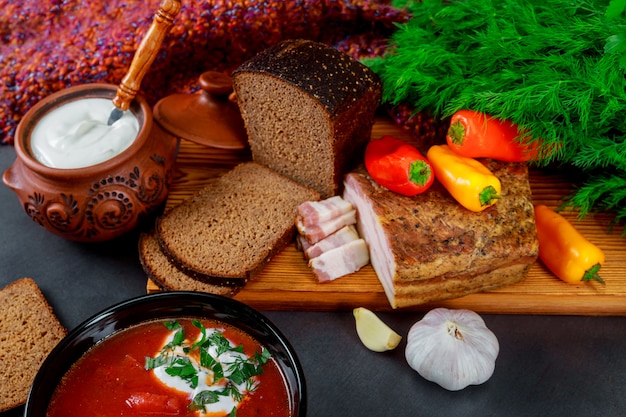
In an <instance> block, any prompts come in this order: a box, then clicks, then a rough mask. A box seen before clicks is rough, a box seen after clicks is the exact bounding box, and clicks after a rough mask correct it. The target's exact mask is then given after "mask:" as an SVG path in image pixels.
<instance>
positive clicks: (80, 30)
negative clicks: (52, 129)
mask: <svg viewBox="0 0 626 417" xmlns="http://www.w3.org/2000/svg"><path fill="white" fill-rule="evenodd" d="M159 3H160V0H136V1H133V0H127V1H122V0H107V1H102V0H0V10H1V11H2V12H1V13H0V62H2V66H1V67H0V76H1V82H0V143H3V144H11V143H12V142H13V135H14V133H15V128H16V127H17V124H18V123H19V120H20V119H21V117H22V115H23V114H24V113H26V111H28V109H30V108H31V107H32V106H33V105H34V104H35V103H37V102H38V101H39V100H41V99H42V98H44V97H45V96H47V95H49V94H51V93H53V92H56V91H58V90H61V89H64V88H67V87H70V86H73V85H77V84H86V83H94V82H106V83H110V84H116V85H117V84H119V83H120V81H121V80H122V78H123V77H124V75H125V73H126V71H127V70H128V67H129V65H130V62H131V60H132V58H133V55H134V53H135V50H136V48H137V47H138V45H139V43H140V42H141V40H142V39H143V37H144V35H145V33H146V31H147V29H148V27H149V26H150V24H151V23H152V19H153V17H154V13H155V12H156V10H157V9H158V5H159ZM407 17H408V16H407V14H406V12H404V11H401V10H397V9H394V8H393V7H391V6H390V5H389V0H378V1H376V0H369V1H368V0H260V1H256V0H230V1H229V0H207V1H200V0H197V1H185V0H183V1H182V9H181V11H180V13H179V15H178V16H177V18H176V20H175V22H174V26H173V27H172V29H171V31H170V33H169V34H168V36H167V37H166V38H165V40H164V41H163V45H162V48H161V51H160V53H159V55H158V56H157V58H156V59H155V61H154V63H153V64H152V66H151V68H150V71H149V72H148V74H147V75H146V76H145V78H144V79H143V82H142V84H141V92H142V93H143V94H144V95H145V96H146V98H147V99H148V102H149V103H150V104H151V105H154V103H156V101H158V100H159V99H160V98H162V97H165V96H167V95H170V94H172V93H178V92H190V91H193V90H195V89H196V88H197V80H198V76H199V75H200V74H201V73H202V72H204V71H208V70H218V71H230V70H232V69H234V68H235V67H236V66H237V65H239V64H240V63H241V62H243V61H244V60H246V59H248V58H250V57H251V56H252V55H254V54H255V53H257V52H259V51H261V50H262V49H264V48H266V47H268V46H270V45H272V44H274V43H276V42H278V41H280V40H283V39H288V38H307V39H313V40H318V41H320V42H324V43H327V44H329V45H332V46H335V47H336V48H338V49H340V50H342V51H344V52H346V53H348V54H349V55H351V56H353V57H355V58H361V57H363V56H372V55H379V54H381V53H382V52H383V50H384V46H385V40H386V39H387V37H388V36H389V35H390V34H391V31H392V30H393V29H394V25H393V24H394V23H396V22H404V21H406V19H407Z"/></svg>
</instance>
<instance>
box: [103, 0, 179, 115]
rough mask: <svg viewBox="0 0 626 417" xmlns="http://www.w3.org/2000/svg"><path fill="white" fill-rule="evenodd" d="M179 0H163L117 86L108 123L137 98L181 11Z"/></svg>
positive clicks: (122, 112) (121, 113)
mask: <svg viewBox="0 0 626 417" xmlns="http://www.w3.org/2000/svg"><path fill="white" fill-rule="evenodd" d="M180 7H181V5H180V1H179V0H163V1H162V2H161V5H160V6H159V10H158V11H157V12H156V14H155V15H154V20H153V21H152V25H150V28H149V29H148V32H147V33H146V35H145V36H144V38H143V39H142V41H141V44H140V45H139V48H137V51H135V56H134V57H133V60H132V62H131V64H130V68H129V69H128V72H127V73H126V75H125V76H124V78H123V79H122V82H121V84H120V85H119V86H118V88H117V93H116V95H115V97H114V98H113V105H114V106H115V108H114V109H113V111H111V115H110V116H109V120H108V121H107V124H108V125H109V126H110V125H112V124H113V123H115V122H116V121H117V120H119V119H120V118H121V117H122V115H123V114H124V112H125V111H126V110H128V108H129V107H130V102H131V101H132V100H133V99H134V98H135V96H136V95H137V92H138V91H139V86H140V85H141V80H142V79H143V77H144V75H146V73H147V72H148V69H149V68H150V65H152V62H153V61H154V58H156V55H157V52H158V51H159V48H160V47H161V43H162V42H163V38H164V37H165V35H166V34H167V32H168V31H169V29H170V28H171V27H172V24H173V23H174V18H175V17H176V15H177V14H178V12H179V11H180Z"/></svg>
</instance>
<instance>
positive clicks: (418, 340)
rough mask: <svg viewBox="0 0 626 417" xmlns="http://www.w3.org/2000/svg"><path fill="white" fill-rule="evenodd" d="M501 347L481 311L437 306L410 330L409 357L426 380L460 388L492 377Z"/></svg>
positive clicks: (449, 387) (480, 382)
mask: <svg viewBox="0 0 626 417" xmlns="http://www.w3.org/2000/svg"><path fill="white" fill-rule="evenodd" d="M499 350H500V347H499V344H498V339H497V338H496V336H495V335H494V334H493V332H491V330H489V329H488V328H487V326H486V325H485V322H484V321H483V319H482V318H481V317H480V316H479V315H478V314H476V313H475V312H473V311H470V310H464V309H460V310H449V309H445V308H437V309H434V310H431V311H430V312H428V313H427V314H426V315H425V316H424V317H423V318H422V320H420V321H418V322H417V323H415V324H414V325H413V326H412V327H411V328H410V329H409V333H408V335H407V346H406V350H405V357H406V360H407V363H408V364H409V366H410V367H411V368H413V369H414V370H415V371H417V372H418V373H419V374H420V375H421V376H422V377H424V378H425V379H427V380H429V381H432V382H435V383H437V384H439V385H440V386H442V387H443V388H445V389H447V390H450V391H458V390H461V389H463V388H465V387H467V386H468V385H479V384H482V383H484V382H486V381H487V380H488V379H489V378H491V376H492V375H493V372H494V370H495V362H496V358H497V356H498V353H499Z"/></svg>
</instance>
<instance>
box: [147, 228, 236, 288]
mask: <svg viewBox="0 0 626 417" xmlns="http://www.w3.org/2000/svg"><path fill="white" fill-rule="evenodd" d="M139 260H140V262H141V266H142V267H143V269H144V271H145V272H146V274H147V275H148V277H149V278H150V279H151V280H152V281H153V282H154V283H155V284H156V285H157V286H158V287H159V288H160V289H161V290H164V291H198V292H206V293H211V294H217V295H223V296H226V297H232V296H234V295H235V294H237V293H238V292H239V290H240V289H241V288H242V287H241V286H225V285H211V284H208V283H206V282H203V281H201V280H199V279H195V278H193V277H191V276H189V275H187V274H186V273H184V272H183V271H181V270H180V269H178V268H176V266H174V265H173V264H172V263H171V262H170V261H169V259H167V257H166V256H165V254H164V253H163V251H162V250H161V247H160V245H159V241H158V240H157V238H156V236H155V234H154V233H148V232H146V233H142V234H141V235H140V236H139Z"/></svg>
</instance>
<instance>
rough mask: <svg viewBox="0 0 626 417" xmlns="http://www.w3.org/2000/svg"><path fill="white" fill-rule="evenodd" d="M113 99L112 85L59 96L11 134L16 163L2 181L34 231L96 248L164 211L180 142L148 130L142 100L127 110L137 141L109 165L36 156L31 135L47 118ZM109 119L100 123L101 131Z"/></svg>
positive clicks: (40, 105) (73, 90)
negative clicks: (60, 162)
mask: <svg viewBox="0 0 626 417" xmlns="http://www.w3.org/2000/svg"><path fill="white" fill-rule="evenodd" d="M116 91H117V87H116V86H114V85H109V84H85V85H79V86H75V87H71V88H68V89H65V90H62V91H59V92H57V93H55V94H52V95H50V96H48V97H46V98H45V99H43V100H42V101H40V102H39V103H37V104H36V105H35V106H34V107H33V108H32V109H31V110H29V111H28V112H27V113H26V115H25V116H24V117H23V119H22V120H21V122H20V123H19V125H18V127H17V130H16V133H15V150H16V154H17V158H16V160H15V162H14V163H13V165H12V166H11V167H9V168H8V169H7V170H6V171H5V172H4V175H3V177H2V180H3V181H4V183H5V184H6V185H7V186H8V187H9V188H11V189H12V190H13V191H14V192H15V193H16V194H17V196H18V199H19V200H20V202H21V204H22V207H23V208H24V210H25V211H26V213H27V214H28V215H29V216H30V217H31V218H32V219H33V220H34V221H35V222H36V223H38V224H40V225H41V226H43V227H44V228H45V229H47V230H49V231H51V232H53V233H55V234H57V235H59V236H62V237H64V238H67V239H70V240H75V241H83V242H96V241H105V240H110V239H113V238H115V237H118V236H121V235H122V234H124V233H126V232H128V231H130V230H132V229H133V228H135V227H136V226H137V225H138V223H139V222H140V221H141V220H142V219H143V218H145V217H147V216H149V215H150V214H151V213H152V212H153V211H154V210H156V209H157V208H158V207H159V206H161V205H162V204H163V203H164V202H165V199H166V197H167V194H168V191H169V187H170V184H171V179H172V168H173V164H174V161H175V159H176V152H177V149H178V139H176V138H175V137H173V136H172V135H170V134H167V133H165V132H164V131H163V130H162V129H161V128H159V126H158V125H157V124H156V123H153V118H152V111H151V109H150V106H149V105H148V103H147V102H146V101H145V99H143V98H142V97H140V96H138V97H136V98H135V100H134V101H133V102H132V103H131V106H130V109H129V110H128V111H130V112H131V113H132V115H133V116H134V117H135V118H136V120H137V125H138V130H137V133H136V137H135V138H134V139H133V140H132V141H131V142H130V144H129V145H128V146H127V147H125V149H121V150H119V152H118V153H116V154H115V153H114V154H113V156H110V157H108V159H104V160H102V161H96V162H93V163H92V164H89V165H87V166H80V165H78V167H74V166H72V167H69V168H67V167H58V166H50V165H49V164H48V163H47V162H46V163H43V162H41V160H42V159H41V157H39V156H36V153H35V152H34V150H33V143H32V136H33V131H34V130H35V128H36V127H37V125H38V123H39V122H40V121H41V120H42V119H43V118H44V117H45V116H46V115H47V114H49V113H50V112H53V111H54V110H56V109H59V108H60V107H62V106H64V105H68V104H70V103H74V102H76V101H77V100H81V99H90V98H104V99H108V100H112V99H113V97H114V96H115V94H116ZM112 108H113V106H112V105H111V109H112ZM107 117H108V114H104V115H103V120H104V121H105V122H103V123H104V124H106V119H107ZM84 129H85V130H89V129H91V127H87V128H84ZM77 147H78V145H77ZM67 150H68V152H71V151H72V149H71V147H69V148H68V149H67ZM89 152H91V151H89ZM89 156H92V155H89ZM74 159H75V158H74ZM79 159H80V157H79ZM85 159H87V158H85Z"/></svg>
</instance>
